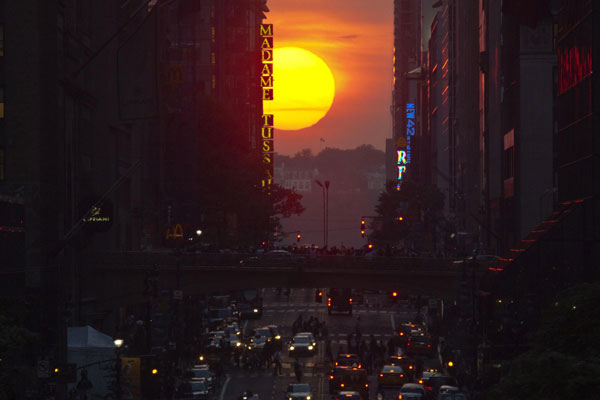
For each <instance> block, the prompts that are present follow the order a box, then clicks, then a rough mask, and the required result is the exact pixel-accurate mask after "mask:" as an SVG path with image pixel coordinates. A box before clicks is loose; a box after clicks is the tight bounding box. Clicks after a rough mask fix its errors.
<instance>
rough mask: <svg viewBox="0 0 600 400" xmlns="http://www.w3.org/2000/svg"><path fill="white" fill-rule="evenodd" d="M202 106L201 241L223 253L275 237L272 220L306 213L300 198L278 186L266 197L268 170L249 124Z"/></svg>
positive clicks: (207, 101) (219, 108) (206, 103)
mask: <svg viewBox="0 0 600 400" xmlns="http://www.w3.org/2000/svg"><path fill="white" fill-rule="evenodd" d="M199 104H200V107H199V114H198V134H199V135H200V136H201V137H202V140H201V141H199V142H198V145H199V148H198V154H199V157H197V160H196V162H197V163H198V170H199V171H200V173H199V174H198V177H197V178H196V182H195V184H196V185H198V187H199V188H200V190H199V193H198V200H197V208H198V209H199V212H200V213H201V214H202V215H203V217H204V218H203V220H204V223H205V224H206V225H208V227H207V228H206V229H205V230H204V231H205V232H206V236H204V235H205V233H203V237H205V238H206V239H207V240H209V241H212V242H213V243H216V244H218V245H219V246H221V247H225V246H250V245H256V244H257V243H260V242H261V241H262V240H264V239H265V236H268V235H269V233H270V232H273V226H274V224H277V223H278V220H273V218H272V217H276V216H277V215H282V216H289V215H292V214H300V213H302V211H304V208H303V207H302V205H301V204H300V199H301V198H302V196H300V195H298V194H297V193H295V192H293V191H290V190H288V189H284V188H282V187H279V186H278V185H275V184H273V185H272V186H271V189H270V194H267V193H266V192H265V189H264V188H263V187H262V185H261V178H262V175H263V173H264V172H263V170H264V167H263V165H262V160H261V158H260V153H259V149H253V148H251V146H250V143H249V141H248V138H247V136H246V135H247V134H246V133H245V132H246V130H245V129H243V126H242V125H241V123H242V122H241V121H243V122H247V119H244V118H239V116H236V115H235V114H234V113H233V112H232V111H231V110H229V109H228V108H227V107H226V106H225V105H224V104H222V103H220V102H218V101H217V100H215V99H213V98H210V97H205V98H202V99H201V100H200V101H199ZM257 122H258V121H257ZM305 153H306V154H305V155H306V156H307V157H310V156H312V154H311V153H310V151H308V152H305Z"/></svg>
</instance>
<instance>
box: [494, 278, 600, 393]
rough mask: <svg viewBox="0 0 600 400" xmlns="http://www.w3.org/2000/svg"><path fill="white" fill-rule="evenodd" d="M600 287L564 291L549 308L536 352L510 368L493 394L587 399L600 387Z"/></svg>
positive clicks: (534, 344)
mask: <svg viewBox="0 0 600 400" xmlns="http://www.w3.org/2000/svg"><path fill="white" fill-rule="evenodd" d="M599 302H600V284H599V283H597V282H596V283H586V284H582V285H579V286H575V287H572V288H570V289H567V290H565V291H563V292H561V293H560V294H559V295H558V296H557V297H556V299H555V301H554V302H553V303H552V304H551V305H549V307H548V309H547V310H546V312H545V313H544V315H543V318H542V320H541V323H540V325H539V328H538V329H537V330H536V331H535V332H534V333H533V334H531V336H530V344H531V348H530V350H528V351H527V352H525V353H523V354H522V355H520V356H519V357H517V358H515V359H514V360H512V361H511V362H510V363H509V364H508V370H509V373H508V374H507V375H506V376H504V377H502V378H501V380H500V382H499V383H497V384H496V385H494V386H493V387H492V388H491V390H490V391H489V393H488V395H489V398H490V399H492V400H495V399H548V400H553V399H557V400H558V399H587V398H593V397H595V395H594V393H598V390H599V389H600V341H598V338H599V337H600V308H599V307H598V303H599Z"/></svg>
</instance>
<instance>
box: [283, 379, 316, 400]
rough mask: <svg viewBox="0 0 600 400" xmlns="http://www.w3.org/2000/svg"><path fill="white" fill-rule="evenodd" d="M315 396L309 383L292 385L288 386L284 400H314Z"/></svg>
mask: <svg viewBox="0 0 600 400" xmlns="http://www.w3.org/2000/svg"><path fill="white" fill-rule="evenodd" d="M312 399H313V395H312V392H311V390H310V385H309V384H308V383H291V384H289V385H288V387H287V390H286V393H285V398H284V400H312Z"/></svg>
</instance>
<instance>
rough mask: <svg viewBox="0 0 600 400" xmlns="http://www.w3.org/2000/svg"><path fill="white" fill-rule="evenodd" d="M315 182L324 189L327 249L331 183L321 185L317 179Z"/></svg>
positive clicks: (324, 229)
mask: <svg viewBox="0 0 600 400" xmlns="http://www.w3.org/2000/svg"><path fill="white" fill-rule="evenodd" d="M315 182H316V183H317V185H319V186H321V189H323V247H324V248H327V242H328V240H329V181H325V182H323V183H321V181H320V180H318V179H317V180H315Z"/></svg>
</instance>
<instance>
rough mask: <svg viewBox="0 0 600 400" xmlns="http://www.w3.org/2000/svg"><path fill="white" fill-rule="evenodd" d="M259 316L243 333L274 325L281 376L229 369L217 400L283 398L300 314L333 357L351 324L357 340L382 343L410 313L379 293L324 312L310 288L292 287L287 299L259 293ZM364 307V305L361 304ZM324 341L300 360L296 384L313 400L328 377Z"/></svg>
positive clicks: (324, 394)
mask: <svg viewBox="0 0 600 400" xmlns="http://www.w3.org/2000/svg"><path fill="white" fill-rule="evenodd" d="M263 301H264V302H263V305H264V308H263V317H262V318H261V319H259V320H250V321H247V322H244V324H243V328H244V334H248V333H249V332H250V331H251V330H252V329H253V328H256V327H260V326H265V325H271V324H273V325H277V326H279V327H280V330H281V332H282V337H283V340H284V350H283V351H282V353H281V355H282V364H283V373H282V374H281V375H279V376H277V377H275V376H273V368H272V367H271V368H268V369H265V370H259V371H245V370H242V369H240V368H234V369H233V370H232V371H231V372H230V373H229V374H228V377H227V379H226V381H225V383H224V385H223V387H222V388H221V392H220V393H218V398H219V400H221V399H223V400H237V399H239V397H240V395H241V394H242V392H244V391H252V392H253V393H257V394H258V395H259V396H260V399H267V400H270V399H283V398H284V396H285V390H286V388H287V386H288V385H289V384H290V383H295V382H296V377H295V375H294V371H293V361H294V360H293V359H292V358H290V357H289V356H288V353H287V346H286V344H287V342H288V341H289V340H290V338H291V336H292V328H291V326H292V324H293V322H294V321H295V320H296V319H297V318H298V316H299V315H302V317H303V318H304V319H307V318H309V317H310V316H312V317H315V318H318V319H319V321H325V322H326V325H327V329H328V331H329V338H330V340H331V347H332V353H333V355H334V357H335V356H336V355H337V354H338V352H345V351H346V349H347V347H346V346H347V336H348V334H350V333H352V332H354V331H355V329H356V326H357V323H358V326H359V329H360V331H361V333H362V336H363V338H364V339H366V340H370V338H371V335H372V336H373V337H374V338H375V340H377V341H382V343H384V344H387V342H388V340H389V339H390V337H391V336H392V333H393V331H394V328H395V327H396V326H397V324H399V323H402V322H407V321H410V320H411V319H412V318H413V317H414V316H415V313H416V310H415V309H413V308H410V307H407V306H400V305H391V304H390V300H389V299H388V298H387V297H386V295H384V294H367V295H365V304H363V305H356V306H354V310H353V315H352V316H349V315H347V314H333V315H328V314H327V305H326V303H327V300H326V298H324V300H323V303H316V302H315V290H314V289H292V290H291V292H290V296H289V299H288V297H287V296H285V295H284V294H281V295H278V293H277V290H275V289H265V290H264V300H263ZM367 303H368V305H367ZM324 347H325V346H324V341H323V340H321V341H320V342H319V345H318V355H315V356H313V357H310V358H301V361H302V363H303V375H304V377H303V379H302V383H309V384H310V387H311V389H312V394H313V396H314V397H313V398H314V399H317V400H322V399H329V398H330V394H329V389H328V375H329V371H330V366H329V363H328V362H327V361H326V357H325V351H324ZM436 363H437V361H436V359H435V358H433V359H431V360H427V361H426V362H425V365H426V367H428V368H435V367H436ZM369 386H370V396H369V398H370V399H376V391H377V379H376V375H371V376H370V384H369Z"/></svg>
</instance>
